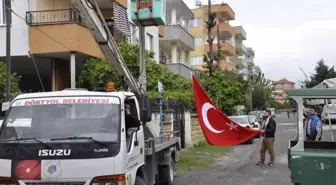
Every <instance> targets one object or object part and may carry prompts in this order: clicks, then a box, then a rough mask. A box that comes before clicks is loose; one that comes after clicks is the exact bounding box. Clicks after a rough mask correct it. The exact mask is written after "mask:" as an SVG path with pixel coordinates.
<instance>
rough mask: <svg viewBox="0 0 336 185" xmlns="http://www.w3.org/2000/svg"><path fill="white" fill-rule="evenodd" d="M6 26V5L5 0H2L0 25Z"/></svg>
mask: <svg viewBox="0 0 336 185" xmlns="http://www.w3.org/2000/svg"><path fill="white" fill-rule="evenodd" d="M10 2H12V1H10ZM11 22H12V21H11ZM4 24H6V5H5V0H0V25H4Z"/></svg>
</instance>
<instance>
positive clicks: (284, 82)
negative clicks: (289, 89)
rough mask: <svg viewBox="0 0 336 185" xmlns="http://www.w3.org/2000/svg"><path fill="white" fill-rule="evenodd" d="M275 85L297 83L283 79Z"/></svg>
mask: <svg viewBox="0 0 336 185" xmlns="http://www.w3.org/2000/svg"><path fill="white" fill-rule="evenodd" d="M274 84H295V82H292V81H289V80H287V78H286V77H285V78H283V79H281V80H279V81H275V82H274Z"/></svg>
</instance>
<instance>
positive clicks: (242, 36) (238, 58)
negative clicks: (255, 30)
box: [229, 26, 247, 71]
mask: <svg viewBox="0 0 336 185" xmlns="http://www.w3.org/2000/svg"><path fill="white" fill-rule="evenodd" d="M233 29H234V30H235V33H236V36H235V49H236V55H235V56H232V57H229V58H230V61H231V62H232V63H234V64H235V65H236V70H237V71H242V70H244V69H247V62H246V54H247V49H246V47H245V45H244V43H243V42H244V40H246V32H245V30H244V28H243V27H242V26H234V27H233Z"/></svg>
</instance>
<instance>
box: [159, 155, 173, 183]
mask: <svg viewBox="0 0 336 185" xmlns="http://www.w3.org/2000/svg"><path fill="white" fill-rule="evenodd" d="M175 168H176V163H175V160H174V159H173V157H172V158H171V159H170V165H167V166H161V167H160V169H159V173H160V176H159V177H160V184H162V185H173V182H174V175H175Z"/></svg>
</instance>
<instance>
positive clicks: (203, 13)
mask: <svg viewBox="0 0 336 185" xmlns="http://www.w3.org/2000/svg"><path fill="white" fill-rule="evenodd" d="M192 11H193V12H194V14H195V19H193V20H192V21H191V24H190V25H191V29H190V31H191V33H192V35H193V36H194V37H195V51H193V52H191V64H192V66H193V67H195V68H197V69H199V70H203V71H206V70H207V68H206V66H204V65H205V63H204V62H203V55H204V54H207V53H208V52H209V44H208V42H207V39H208V36H207V35H208V29H207V28H206V21H207V19H208V6H202V7H199V8H196V9H193V10H192ZM211 12H213V13H216V15H217V23H218V24H217V27H215V28H213V30H212V37H214V42H213V51H214V54H216V52H217V51H218V46H217V43H220V45H221V48H220V52H221V54H222V56H221V58H220V59H219V61H217V62H219V66H220V68H221V69H222V70H230V71H236V65H235V64H234V63H233V62H232V61H231V60H230V56H236V49H235V44H236V42H235V30H234V28H233V27H231V26H230V24H229V21H231V20H235V13H234V11H233V10H232V8H231V7H230V6H229V5H228V4H226V3H222V4H214V5H212V6H211Z"/></svg>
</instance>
